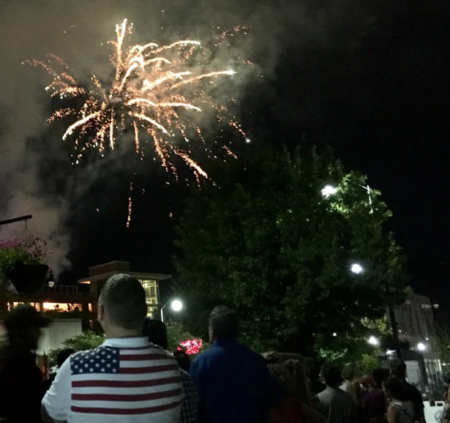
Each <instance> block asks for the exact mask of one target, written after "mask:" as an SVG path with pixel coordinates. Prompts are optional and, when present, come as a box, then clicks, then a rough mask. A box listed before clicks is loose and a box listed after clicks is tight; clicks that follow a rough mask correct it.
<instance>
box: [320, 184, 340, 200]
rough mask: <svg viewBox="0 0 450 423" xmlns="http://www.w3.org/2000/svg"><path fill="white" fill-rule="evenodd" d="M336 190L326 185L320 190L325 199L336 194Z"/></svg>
mask: <svg viewBox="0 0 450 423" xmlns="http://www.w3.org/2000/svg"><path fill="white" fill-rule="evenodd" d="M336 192H337V189H336V188H335V187H334V186H332V185H326V186H325V187H324V188H323V190H322V195H323V196H324V197H325V198H328V197H331V196H332V195H334V194H336Z"/></svg>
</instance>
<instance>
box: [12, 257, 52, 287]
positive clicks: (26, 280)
mask: <svg viewBox="0 0 450 423" xmlns="http://www.w3.org/2000/svg"><path fill="white" fill-rule="evenodd" d="M47 273H48V266H47V265H46V264H17V265H16V266H15V267H14V269H12V270H10V271H8V272H7V275H8V278H9V280H10V281H11V282H12V284H13V285H14V287H15V288H16V291H17V292H19V293H21V294H28V293H33V292H37V291H39V290H40V289H41V287H42V285H43V284H44V283H45V281H46V279H47Z"/></svg>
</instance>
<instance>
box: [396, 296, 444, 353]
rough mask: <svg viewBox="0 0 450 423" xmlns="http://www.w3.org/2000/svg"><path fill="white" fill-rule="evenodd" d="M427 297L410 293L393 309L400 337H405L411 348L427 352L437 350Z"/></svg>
mask: <svg viewBox="0 0 450 423" xmlns="http://www.w3.org/2000/svg"><path fill="white" fill-rule="evenodd" d="M434 307H438V305H437V304H432V303H431V301H430V299H429V298H428V297H425V296H423V295H418V294H412V295H410V296H409V297H408V299H407V300H406V301H405V303H404V304H403V305H401V306H398V307H396V308H395V309H394V314H395V321H396V322H397V329H398V334H399V337H400V338H406V339H407V340H408V341H409V343H410V344H411V348H412V349H417V348H418V346H419V345H420V348H419V350H421V349H422V350H423V351H427V352H437V351H438V345H437V341H436V327H435V324H434V317H433V308H434Z"/></svg>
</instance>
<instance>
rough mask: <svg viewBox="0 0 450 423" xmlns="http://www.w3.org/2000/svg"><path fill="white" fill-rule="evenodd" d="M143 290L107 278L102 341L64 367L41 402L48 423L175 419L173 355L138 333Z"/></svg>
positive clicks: (172, 422)
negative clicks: (99, 344)
mask: <svg viewBox="0 0 450 423" xmlns="http://www.w3.org/2000/svg"><path fill="white" fill-rule="evenodd" d="M146 314H147V305H146V303H145V292H144V289H143V287H142V285H141V284H140V282H139V281H138V280H136V279H133V278H131V277H130V276H127V275H115V276H113V277H111V278H110V279H109V280H108V282H107V283H106V284H105V287H104V288H103V290H102V292H101V295H100V299H99V304H98V321H99V323H100V324H101V326H102V328H103V330H104V332H105V336H106V341H105V342H104V343H103V344H102V345H101V346H100V347H98V348H96V349H94V350H91V351H84V352H80V353H77V354H75V355H73V356H71V357H70V359H69V360H66V362H65V363H64V364H63V365H62V367H61V369H60V370H59V372H58V374H57V376H56V378H55V381H54V382H53V384H52V386H51V388H50V389H49V390H48V391H47V394H46V395H45V397H44V399H43V400H42V417H43V419H44V421H47V422H52V421H54V422H61V421H63V422H64V421H66V422H68V423H106V422H108V423H116V422H117V423H122V422H136V423H141V422H142V423H144V422H145V423H149V422H152V423H177V422H178V419H179V416H180V409H181V404H182V402H183V392H182V385H181V379H180V372H179V370H178V365H177V362H176V360H175V358H173V357H172V356H170V355H169V354H167V353H166V352H165V351H164V350H162V349H161V348H159V347H157V346H155V345H153V344H151V343H150V342H149V341H148V339H147V338H146V337H143V336H142V324H143V321H144V318H145V316H146Z"/></svg>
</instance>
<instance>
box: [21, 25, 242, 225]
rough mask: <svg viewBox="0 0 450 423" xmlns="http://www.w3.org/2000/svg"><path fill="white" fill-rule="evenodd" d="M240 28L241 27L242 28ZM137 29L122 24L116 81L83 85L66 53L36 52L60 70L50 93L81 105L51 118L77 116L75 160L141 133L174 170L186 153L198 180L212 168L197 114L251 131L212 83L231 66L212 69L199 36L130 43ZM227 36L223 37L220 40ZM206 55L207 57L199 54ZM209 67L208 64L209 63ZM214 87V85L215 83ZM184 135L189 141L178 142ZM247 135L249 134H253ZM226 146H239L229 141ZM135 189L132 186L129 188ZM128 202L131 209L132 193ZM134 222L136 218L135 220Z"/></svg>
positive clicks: (50, 68)
mask: <svg viewBox="0 0 450 423" xmlns="http://www.w3.org/2000/svg"><path fill="white" fill-rule="evenodd" d="M235 30H238V28H235ZM131 33H132V24H128V23H127V20H124V21H123V23H122V24H121V25H117V26H116V34H117V39H116V41H110V44H112V45H113V46H114V53H113V54H112V55H111V62H112V63H113V65H114V67H115V73H114V77H113V81H112V83H110V84H107V85H106V84H103V83H102V82H101V81H100V80H99V79H98V78H97V77H96V76H95V75H93V76H92V77H91V78H90V84H89V87H86V86H83V85H80V84H78V83H77V81H76V80H75V78H74V77H73V76H72V75H71V72H72V71H71V69H70V68H69V66H68V65H67V64H66V63H65V62H64V61H63V60H62V59H60V58H59V57H57V56H55V55H49V56H48V60H47V61H46V62H44V61H38V60H32V61H30V62H29V63H30V64H31V65H33V66H38V67H41V68H43V69H45V70H46V71H47V72H48V73H49V74H50V75H51V76H52V78H53V80H52V82H51V83H50V84H49V85H48V86H47V87H46V90H47V92H49V93H50V96H51V97H60V98H61V99H66V98H79V99H82V101H83V102H82V105H81V107H79V108H78V109H75V108H62V109H59V110H57V111H55V112H54V113H53V114H52V115H51V116H50V117H49V119H48V120H47V122H48V123H51V122H54V121H55V120H58V119H65V118H69V117H72V119H73V120H72V123H71V124H70V125H69V126H68V127H67V128H66V130H65V132H64V134H63V136H62V138H63V140H67V139H69V138H71V139H73V140H74V146H75V150H76V154H75V157H74V162H75V163H78V162H79V160H80V159H81V158H82V157H83V156H84V154H85V153H86V152H87V151H88V150H89V149H92V148H94V149H96V150H98V151H99V152H100V153H101V154H104V152H105V151H107V150H114V148H115V146H116V143H117V142H120V141H121V140H123V136H122V135H123V134H124V133H125V132H127V131H130V132H131V133H133V135H134V144H135V146H134V148H135V150H136V153H137V154H141V155H143V154H144V150H143V142H142V141H143V138H145V140H144V141H151V142H153V145H154V151H155V152H156V155H157V156H158V157H159V158H160V160H161V163H162V165H163V166H164V167H165V168H166V170H167V171H172V172H173V173H174V174H175V176H176V168H175V165H174V164H173V162H172V159H173V157H174V156H178V157H180V158H181V159H182V160H183V162H184V163H185V164H186V165H187V166H189V167H190V168H191V170H192V171H193V173H194V175H195V177H196V178H197V181H199V180H200V177H204V178H207V177H208V175H207V173H206V172H205V171H204V170H203V169H202V167H201V166H200V165H199V163H197V162H196V161H195V159H194V158H192V155H191V153H192V151H191V149H190V144H189V141H191V140H193V141H197V142H201V143H205V138H204V137H203V135H202V129H201V128H200V126H199V125H198V124H197V123H196V122H197V121H198V117H199V116H198V115H199V114H201V113H202V111H204V110H206V109H209V110H212V111H213V114H214V115H215V117H216V121H217V122H220V123H226V124H228V125H229V126H230V127H232V128H233V129H234V130H236V131H238V132H239V133H240V134H241V135H242V136H243V137H244V138H246V134H245V132H244V131H243V130H242V128H241V126H240V125H239V124H238V122H237V121H236V119H235V118H234V117H233V116H232V115H231V114H230V113H229V112H228V110H227V108H226V106H225V105H223V104H218V102H217V101H216V100H215V99H214V98H213V97H212V96H211V95H209V94H208V92H207V90H206V89H205V85H207V86H208V87H210V86H211V85H214V84H215V83H216V81H217V79H218V78H223V77H226V76H230V75H233V74H234V73H235V72H234V71H232V70H229V69H226V70H219V71H211V69H208V71H207V72H205V71H204V70H205V68H206V67H207V65H210V64H211V63H209V61H208V60H207V59H206V56H205V55H203V56H202V55H198V54H196V53H197V52H198V49H201V46H200V43H199V42H198V41H194V40H181V41H176V42H174V43H172V44H169V45H164V46H158V45H157V44H154V43H148V44H144V45H133V46H128V47H127V46H126V40H127V37H128V36H130V35H131ZM226 36H227V33H224V34H223V35H222V36H220V37H216V44H215V45H216V46H218V45H219V44H220V41H222V40H223V39H224V38H225V37H226ZM199 57H200V59H199ZM202 70H203V71H202ZM208 91H209V90H208ZM180 139H183V140H185V141H186V143H183V145H184V147H180V146H179V145H176V142H177V141H179V140H180ZM247 141H248V139H247ZM224 149H225V151H226V152H227V154H228V155H229V156H231V157H233V158H236V156H235V154H234V153H233V152H232V151H231V150H230V149H229V148H228V147H224ZM130 191H131V190H130ZM129 208H130V210H131V200H130V205H129ZM128 224H129V221H128Z"/></svg>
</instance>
